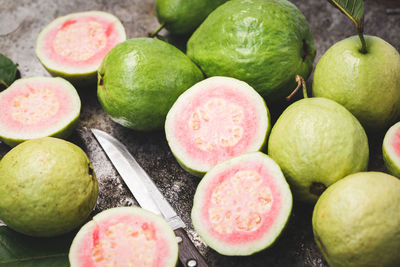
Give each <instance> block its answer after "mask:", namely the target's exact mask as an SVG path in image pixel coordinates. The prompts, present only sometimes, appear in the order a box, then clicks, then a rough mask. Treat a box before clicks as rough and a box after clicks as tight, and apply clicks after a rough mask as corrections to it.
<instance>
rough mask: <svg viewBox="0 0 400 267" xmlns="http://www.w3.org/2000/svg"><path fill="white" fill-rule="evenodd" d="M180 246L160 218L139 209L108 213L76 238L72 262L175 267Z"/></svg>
mask: <svg viewBox="0 0 400 267" xmlns="http://www.w3.org/2000/svg"><path fill="white" fill-rule="evenodd" d="M177 259H178V244H177V242H176V239H175V234H174V232H173V231H172V229H171V227H170V226H169V225H168V223H167V222H166V221H165V220H164V219H162V218H161V217H159V216H157V215H155V214H153V213H151V212H149V211H146V210H144V209H141V208H138V207H119V208H112V209H108V210H105V211H103V212H101V213H99V214H98V215H96V216H95V217H93V220H92V221H90V222H88V223H87V224H86V225H84V226H83V227H82V228H81V229H80V230H79V232H78V234H77V235H76V237H75V238H74V240H73V242H72V245H71V248H70V252H69V260H70V263H71V266H72V267H77V266H85V267H90V266H157V267H163V266H175V265H176V262H177Z"/></svg>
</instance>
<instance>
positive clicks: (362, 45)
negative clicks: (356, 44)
mask: <svg viewBox="0 0 400 267" xmlns="http://www.w3.org/2000/svg"><path fill="white" fill-rule="evenodd" d="M358 36H359V37H360V40H361V50H360V52H361V53H362V54H366V53H368V50H367V43H366V42H365V39H364V34H363V33H361V32H359V33H358Z"/></svg>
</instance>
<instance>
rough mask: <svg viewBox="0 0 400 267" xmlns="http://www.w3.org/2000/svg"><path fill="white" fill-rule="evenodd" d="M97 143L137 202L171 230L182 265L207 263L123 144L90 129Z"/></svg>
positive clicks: (172, 211) (203, 266) (188, 266)
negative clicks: (160, 219)
mask: <svg viewBox="0 0 400 267" xmlns="http://www.w3.org/2000/svg"><path fill="white" fill-rule="evenodd" d="M91 131H92V133H93V135H94V136H95V137H96V139H97V141H98V142H99V144H100V146H101V147H102V148H103V150H104V152H105V153H106V154H107V156H108V158H109V159H110V161H111V162H112V163H113V165H114V167H115V169H116V170H117V171H118V173H119V174H120V176H121V177H122V179H123V180H124V182H125V184H126V185H127V187H128V188H129V190H131V192H132V194H133V196H134V197H135V199H136V200H137V202H138V203H139V205H140V206H141V207H142V208H144V209H147V210H149V211H151V212H153V213H155V214H158V215H161V216H162V217H164V219H165V220H166V221H167V222H168V223H169V225H170V226H171V227H172V229H173V230H174V232H175V235H176V240H177V242H178V246H179V260H180V261H181V263H182V264H183V266H185V267H206V266H208V265H207V263H206V261H205V259H204V258H203V256H202V255H201V254H200V252H199V251H198V250H197V249H196V247H195V246H194V245H193V243H192V242H191V241H190V239H189V237H188V235H187V233H186V231H185V227H186V225H185V223H184V222H183V221H182V219H181V218H180V217H179V216H178V215H177V214H176V212H175V210H174V209H173V208H172V207H171V205H170V204H169V203H168V201H167V200H166V199H165V198H164V196H163V195H162V194H161V192H160V191H159V190H158V188H157V186H156V185H155V184H154V182H153V180H152V179H151V178H150V177H149V176H148V174H147V173H146V172H145V171H144V170H143V168H142V167H141V166H140V165H139V163H137V161H136V160H135V159H134V157H133V156H132V155H131V154H130V153H129V151H128V150H127V148H126V147H125V146H124V145H123V144H122V143H121V142H120V141H118V140H117V139H115V138H114V137H112V136H111V135H109V134H108V133H106V132H103V131H101V130H98V129H91Z"/></svg>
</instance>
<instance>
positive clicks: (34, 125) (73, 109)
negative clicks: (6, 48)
mask: <svg viewBox="0 0 400 267" xmlns="http://www.w3.org/2000/svg"><path fill="white" fill-rule="evenodd" d="M80 109H81V101H80V98H79V95H78V93H77V92H76V90H75V88H74V87H73V86H72V84H70V83H69V82H68V81H66V80H64V79H63V78H50V77H31V78H24V79H19V80H17V81H15V82H14V83H13V84H12V85H11V86H10V87H9V88H7V89H6V90H4V91H3V92H1V93H0V138H1V139H2V140H3V141H4V142H5V143H7V144H9V145H11V146H14V145H16V144H18V143H20V142H22V141H25V140H28V139H33V138H39V137H44V136H56V137H61V138H65V137H67V136H68V135H69V134H70V133H71V132H72V130H73V129H74V128H75V126H76V122H77V121H78V118H79V114H80Z"/></svg>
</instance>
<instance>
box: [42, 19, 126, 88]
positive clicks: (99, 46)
mask: <svg viewBox="0 0 400 267" xmlns="http://www.w3.org/2000/svg"><path fill="white" fill-rule="evenodd" d="M125 40H126V34H125V29H124V27H123V25H122V24H121V22H120V21H119V19H118V18H117V17H115V16H114V15H112V14H109V13H107V12H102V11H87V12H79V13H72V14H69V15H66V16H62V17H59V18H57V19H55V20H53V21H52V22H51V23H50V24H48V25H47V26H46V27H45V28H44V29H43V30H42V31H41V32H40V34H39V36H38V38H37V41H36V48H35V53H36V56H37V57H38V59H39V60H40V62H41V63H42V64H43V66H44V67H45V68H46V69H47V70H48V71H49V72H50V73H51V74H52V75H53V76H60V77H63V78H65V79H67V80H69V81H70V82H72V83H73V84H74V85H79V84H81V83H84V84H88V83H91V85H95V84H96V80H97V74H96V73H97V69H98V68H99V66H100V64H101V61H102V60H103V58H104V56H105V55H106V54H107V52H108V51H110V50H111V48H113V47H114V46H115V45H116V44H118V43H120V42H122V41H125Z"/></svg>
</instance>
